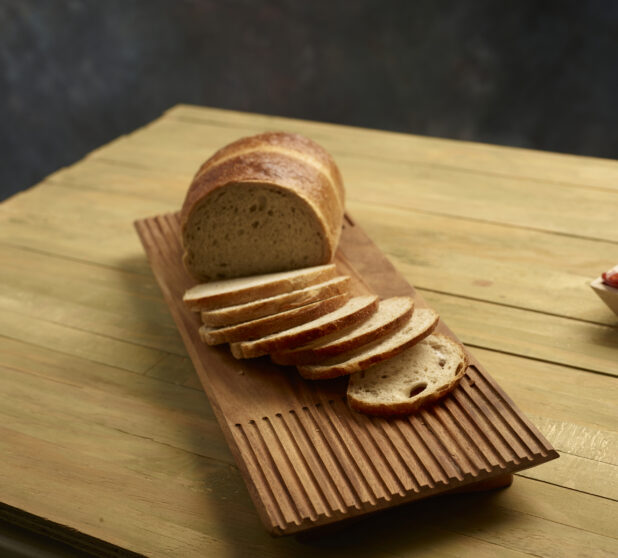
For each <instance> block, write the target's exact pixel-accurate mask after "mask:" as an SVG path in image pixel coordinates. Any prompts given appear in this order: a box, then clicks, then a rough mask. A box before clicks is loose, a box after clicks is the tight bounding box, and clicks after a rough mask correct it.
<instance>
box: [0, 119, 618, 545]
mask: <svg viewBox="0 0 618 558" xmlns="http://www.w3.org/2000/svg"><path fill="white" fill-rule="evenodd" d="M272 128H279V129H290V130H296V131H300V132H302V133H306V134H307V135H309V136H311V137H314V138H315V139H317V140H318V141H320V142H321V143H323V144H324V145H325V146H326V147H327V148H329V149H330V150H331V151H332V152H333V153H334V154H335V156H336V158H337V161H338V163H339V164H340V166H341V168H342V170H343V171H344V173H345V175H344V178H346V185H347V188H348V202H349V203H348V206H349V208H350V210H351V211H352V213H353V215H354V216H355V218H356V219H357V220H358V221H359V223H360V224H362V226H363V227H365V228H366V230H367V231H368V232H369V234H370V236H371V237H372V238H373V239H374V240H375V241H376V242H377V244H378V245H379V246H380V247H381V248H382V249H383V250H384V251H385V252H386V253H387V254H388V255H389V257H390V258H391V259H392V260H393V262H394V263H395V265H396V266H397V267H398V268H399V269H400V270H401V271H402V272H403V273H404V275H405V276H406V277H407V278H408V279H409V280H410V281H411V282H412V283H413V284H415V285H418V286H420V287H422V288H423V294H424V295H425V296H426V298H428V299H429V300H430V301H431V303H432V304H434V305H435V306H437V307H438V308H439V309H440V310H441V311H442V313H443V314H444V317H445V318H446V320H447V321H448V322H449V324H452V325H453V326H454V329H455V330H456V332H457V333H458V334H459V335H460V336H461V337H463V338H464V339H465V340H466V341H468V342H469V343H471V344H472V345H477V346H478V347H479V348H473V349H472V350H473V352H474V353H475V354H476V355H477V356H478V357H479V359H480V360H481V362H483V363H484V364H486V366H487V367H488V368H489V369H490V370H492V372H494V371H495V372H494V376H495V377H496V380H497V381H498V382H499V383H500V384H501V385H502V386H503V387H504V388H505V391H506V392H507V393H509V395H511V397H513V399H514V400H515V402H516V403H517V404H518V405H519V406H520V407H521V408H522V409H523V410H524V412H526V413H527V414H528V416H530V417H531V418H532V420H533V422H534V423H535V424H537V426H538V427H539V428H540V430H541V431H542V432H543V433H544V434H545V435H546V436H547V437H548V439H549V440H550V442H551V443H552V444H554V445H555V446H556V448H557V449H558V451H559V452H560V453H561V458H560V459H558V460H556V461H555V462H553V463H549V464H546V465H544V466H541V467H538V468H534V469H530V470H528V471H527V472H524V473H522V474H521V475H519V476H518V477H517V478H516V480H515V483H514V485H513V487H511V488H510V489H508V490H504V491H499V492H495V493H491V494H479V495H459V496H449V497H446V499H443V500H437V501H435V502H425V503H424V504H416V505H412V506H406V507H405V508H404V509H401V510H395V511H393V512H389V513H387V514H384V515H381V516H377V517H375V518H372V519H370V520H368V521H367V522H362V523H361V524H359V525H352V526H349V527H347V528H345V529H343V530H342V531H341V532H339V533H336V534H332V535H322V536H320V537H318V538H316V539H314V540H309V541H307V540H305V541H298V540H295V539H285V540H273V539H271V538H269V537H268V536H267V535H266V534H265V532H264V531H263V529H262V527H261V525H260V523H259V520H258V518H257V516H256V515H255V511H254V508H253V505H252V504H251V502H250V500H249V498H248V495H247V494H246V491H245V488H244V486H243V484H242V481H241V480H240V477H239V475H238V472H237V471H236V470H235V468H234V466H233V460H232V458H231V455H230V452H229V450H228V448H227V446H226V444H225V442H224V439H223V436H222V434H221V432H220V431H219V428H218V426H217V424H216V422H215V419H214V416H213V414H212V410H211V408H210V406H209V404H208V402H207V400H206V398H205V396H204V394H203V393H202V391H201V389H200V387H199V385H198V383H197V381H196V376H195V374H194V372H193V369H192V367H191V365H190V362H189V361H188V359H186V358H185V357H184V356H183V355H184V349H183V347H182V346H180V345H179V344H178V337H177V333H176V332H175V331H174V330H173V329H172V328H171V327H170V325H171V321H170V318H169V315H168V314H167V310H166V308H165V306H164V304H163V303H162V300H161V297H160V294H159V292H158V289H157V287H156V285H155V283H154V281H153V278H152V275H151V272H150V268H149V266H148V265H147V264H146V262H145V259H144V256H143V252H142V249H141V246H140V245H139V242H138V240H137V238H136V237H135V235H134V233H133V231H132V228H131V224H130V223H131V221H132V220H133V219H135V218H138V217H143V216H146V215H150V214H153V213H158V212H162V211H170V210H176V209H177V207H178V205H179V204H180V202H181V201H182V198H183V196H184V192H185V189H186V186H187V184H188V182H189V180H190V178H191V176H192V174H193V172H194V171H195V170H196V168H197V165H198V164H199V163H201V162H202V160H203V159H205V158H206V157H207V156H208V155H209V154H210V153H211V152H212V151H213V150H214V149H216V148H218V147H220V146H221V145H222V144H223V143H225V142H226V141H231V140H233V139H236V138H238V137H240V136H242V135H246V134H249V133H256V132H259V131H262V130H264V129H272ZM181 145H182V149H179V146H181ZM616 178H618V164H617V163H616V162H614V161H604V160H600V159H594V158H580V157H573V156H565V155H557V154H547V153H539V152H531V151H526V150H514V149H510V148H502V147H495V146H486V145H481V144H472V143H465V142H454V141H447V140H437V139H432V138H420V137H413V136H404V135H401V134H391V133H385V132H378V131H368V130H359V129H355V128H349V127H338V126H334V125H328V124H320V123H308V122H302V121H293V120H287V119H280V118H272V117H265V116H260V115H246V114H242V113H235V112H230V111H218V110H213V109H202V108H198V107H177V108H176V109H174V110H173V111H170V112H169V113H168V114H167V115H165V116H164V117H163V118H162V119H161V120H159V121H158V122H156V123H155V124H153V125H151V126H148V127H146V128H144V129H141V130H139V131H137V132H136V133H134V134H132V135H131V136H128V137H125V138H121V139H119V140H118V141H115V142H113V143H112V144H111V145H108V146H105V147H103V148H102V149H100V150H97V152H95V153H94V154H93V155H92V156H89V157H87V158H86V159H85V160H83V161H81V162H79V163H78V164H76V165H74V166H72V167H69V168H67V169H61V170H60V171H58V172H57V173H55V174H54V175H52V176H51V177H50V178H49V179H48V180H46V181H45V182H44V183H43V184H41V185H40V186H38V187H36V188H34V189H32V190H30V191H28V192H26V193H24V194H21V195H19V196H17V197H16V198H13V199H11V200H9V201H8V202H5V203H3V204H2V205H1V206H0V230H1V231H2V234H1V236H0V283H1V284H2V289H0V390H1V391H0V393H2V394H3V400H4V401H5V402H6V404H5V405H3V406H1V407H0V424H2V429H3V431H2V436H0V446H1V447H0V452H3V453H2V455H3V457H4V456H5V455H6V456H7V459H3V460H0V476H2V478H3V481H2V485H1V486H2V488H3V499H2V500H3V501H4V502H5V503H7V504H10V505H15V506H17V507H22V508H25V509H27V510H29V511H30V512H32V513H35V514H37V515H39V516H41V517H46V518H49V519H53V520H56V521H58V520H60V522H61V523H64V524H65V525H68V526H69V527H71V528H75V529H78V530H81V531H82V532H83V533H87V534H88V535H91V536H94V537H97V536H98V537H101V538H102V539H106V540H109V541H110V542H113V543H114V544H117V545H120V546H122V547H124V548H128V549H132V550H136V551H139V552H144V553H148V554H151V555H179V554H183V555H187V556H192V555H198V554H199V555H204V553H205V552H207V553H208V554H213V555H222V556H227V555H230V556H231V555H235V556H237V555H252V556H283V555H285V556H289V555H294V556H313V555H315V554H316V552H319V553H320V554H324V555H325V556H330V555H332V556H335V555H337V556H341V552H342V550H341V548H342V547H341V545H342V544H344V547H345V551H346V552H348V553H350V554H352V553H353V554H354V555H358V556H404V555H405V556H410V555H417V554H418V555H427V554H431V555H436V556H475V557H476V556H495V555H497V554H499V555H505V556H529V555H542V556H566V555H569V556H570V555H603V553H605V554H606V555H611V554H612V552H613V551H614V550H615V547H616V546H615V545H616V540H615V539H616V532H615V524H616V521H617V520H618V509H617V506H618V504H617V503H616V502H615V501H613V500H611V499H610V498H616V497H617V495H618V476H617V473H616V471H617V463H618V455H617V453H616V451H615V447H616V441H617V438H618V434H617V431H618V424H617V421H618V417H617V416H616V413H615V401H616V396H617V395H618V393H617V391H616V390H617V387H616V383H615V379H614V378H613V377H612V375H615V374H616V371H617V369H616V365H617V364H616V363H617V362H618V343H617V342H616V341H617V339H616V323H617V322H616V318H615V317H614V316H613V315H612V314H611V313H610V312H609V310H606V309H605V307H604V306H602V305H601V303H600V302H599V301H597V300H596V298H594V295H593V293H592V292H591V291H590V290H589V288H588V285H587V282H588V278H589V277H590V278H591V276H594V275H596V274H598V273H599V272H600V271H601V269H602V268H603V267H605V266H606V263H607V262H609V264H608V265H613V264H614V263H615V261H614V258H615V257H616V254H617V252H616V241H617V240H618V237H617V236H616V233H615V231H614V229H615V227H613V226H612V227H611V231H614V232H610V233H609V234H607V232H605V228H607V226H608V225H609V224H610V223H611V219H612V218H613V215H614V214H615V207H618V203H617V202H616V200H617V198H616V192H617V191H618V186H617V184H618V182H617V180H616ZM462 192H465V193H466V195H462ZM394 199H396V203H393V201H392V200H394ZM547 199H552V200H553V202H552V203H553V205H552V206H551V207H550V208H546V207H544V206H542V204H544V200H547ZM488 281H490V282H491V284H487V282H488ZM535 286H536V289H535V288H534V287H535ZM556 301H559V303H560V305H559V307H558V308H556V306H557V305H556ZM37 311H38V312H37ZM123 316H125V317H126V319H125V320H124V321H123V319H122V317H123ZM509 353H512V354H509ZM574 367H575V368H574ZM591 371H594V372H591ZM100 441H104V442H105V451H104V452H101V451H100V450H99V449H98V447H100V446H98V444H99V443H100ZM524 475H525V476H524ZM59 492H62V493H63V494H64V497H63V498H60V499H59V498H58V496H57V495H58V493H59ZM93 493H96V495H97V503H98V504H99V501H100V506H97V507H94V506H92V494H93ZM66 499H70V500H71V501H72V502H73V503H74V505H72V506H66V505H65V502H66ZM97 508H98V510H104V512H102V513H98V511H97ZM119 510H122V513H118V511H119ZM67 532H68V531H67ZM411 532H413V533H414V534H413V535H411V534H410V533H411ZM72 536H74V533H72Z"/></svg>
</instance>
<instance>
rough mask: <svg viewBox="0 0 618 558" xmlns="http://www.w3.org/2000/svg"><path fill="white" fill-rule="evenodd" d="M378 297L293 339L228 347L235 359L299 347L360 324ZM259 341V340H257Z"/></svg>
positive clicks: (374, 305)
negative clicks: (354, 310)
mask: <svg viewBox="0 0 618 558" xmlns="http://www.w3.org/2000/svg"><path fill="white" fill-rule="evenodd" d="M378 302H379V300H378V297H377V296H376V297H375V298H374V299H373V301H372V302H371V303H370V304H367V305H366V306H363V307H362V308H360V309H358V310H357V311H356V312H354V313H352V314H348V315H347V316H342V317H341V318H339V319H338V320H334V321H331V322H328V323H325V324H322V325H321V326H320V327H318V328H314V329H310V330H306V331H301V332H298V333H297V334H296V335H294V336H293V337H286V338H281V339H265V340H264V341H262V342H256V343H251V342H248V343H246V344H245V343H233V344H232V345H230V347H231V349H232V354H233V355H234V356H235V357H236V358H255V357H260V356H264V355H267V354H269V353H274V352H275V351H281V350H282V349H286V348H289V347H292V346H295V347H296V346H300V345H304V344H306V343H309V342H311V341H313V340H314V339H317V338H318V337H322V336H324V335H328V334H329V333H332V332H333V331H336V330H338V329H342V328H345V327H348V326H350V325H352V324H355V323H360V322H362V321H364V320H367V319H369V317H370V316H371V315H372V314H373V313H375V311H376V310H377V308H378ZM258 341H259V340H258Z"/></svg>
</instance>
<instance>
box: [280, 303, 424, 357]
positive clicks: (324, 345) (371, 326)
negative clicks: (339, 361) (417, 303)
mask: <svg viewBox="0 0 618 558" xmlns="http://www.w3.org/2000/svg"><path fill="white" fill-rule="evenodd" d="M413 311H414V301H413V300H412V299H411V298H410V297H409V296H398V297H393V298H389V299H386V300H382V301H381V302H380V304H379V306H378V310H377V312H376V313H375V314H374V315H373V316H371V317H370V318H369V319H368V320H367V321H365V322H363V323H361V324H357V325H356V326H353V327H352V328H349V329H347V330H345V331H341V332H335V333H333V334H331V335H328V336H327V337H320V338H319V339H317V340H316V341H314V342H313V343H310V344H309V345H305V346H303V347H299V348H297V349H293V350H291V351H284V352H281V353H275V354H273V355H271V359H272V360H273V362H275V363H277V364H316V363H318V362H320V361H323V360H326V359H327V358H331V357H334V356H336V355H339V354H341V353H345V352H347V351H351V350H352V349H356V348H357V347H360V346H361V345H366V344H367V343H370V342H372V341H377V340H378V339H381V338H382V337H385V336H386V335H388V334H389V333H392V332H393V331H396V330H397V329H399V328H400V327H402V326H403V325H404V324H405V323H406V322H407V321H408V320H409V319H410V317H411V316H412V312H413Z"/></svg>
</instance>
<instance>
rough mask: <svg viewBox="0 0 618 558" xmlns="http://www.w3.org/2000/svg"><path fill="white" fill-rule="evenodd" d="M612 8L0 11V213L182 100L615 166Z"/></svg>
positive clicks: (535, 1) (6, 4)
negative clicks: (4, 202) (603, 160)
mask: <svg viewBox="0 0 618 558" xmlns="http://www.w3.org/2000/svg"><path fill="white" fill-rule="evenodd" d="M617 61H618V2H615V1H613V0H605V1H602V0H598V1H590V2H586V1H577V0H571V1H568V0H567V1H558V0H555V1H549V0H545V1H543V0H521V1H498V0H474V1H459V2H458V1H454V0H437V1H436V0H419V1H414V0H405V1H391V2H388V1H386V0H382V1H381V2H379V1H375V0H356V1H355V0H350V1H346V2H343V1H328V2H323V1H311V0H302V1H300V0H299V1H294V0H264V1H262V2H260V1H257V0H256V1H248V0H230V1H225V2H224V1H211V0H203V1H189V0H133V1H131V0H122V1H120V0H111V1H110V0H105V1H101V0H64V1H63V0H0V153H1V154H2V155H1V161H2V163H1V166H0V199H1V198H3V197H6V196H8V195H10V194H11V193H13V192H15V191H17V190H19V189H23V188H25V187H28V186H30V185H32V184H33V183H35V182H37V181H39V180H41V179H42V178H43V177H44V176H46V175H47V174H49V173H50V172H52V171H54V170H55V169H57V168H58V167H60V166H63V165H67V164H69V163H71V162H73V161H75V160H77V159H79V158H80V157H82V156H83V155H84V154H86V153H87V152H89V151H90V150H92V149H93V148H95V147H97V146H98V145H101V144H103V143H105V142H107V141H110V140H112V139H113V138H115V137H116V136H118V135H120V134H122V133H126V132H128V131H131V130H133V129H135V128H136V127H138V126H141V125H143V124H145V123H147V122H149V121H150V120H152V119H153V118H155V117H157V116H158V115H159V114H160V113H161V112H162V111H164V110H165V109H166V108H168V107H170V106H172V105H174V104H176V103H179V102H186V103H196V104H202V105H209V106H215V107H223V108H232V109H238V110H246V111H254V112H263V113H270V114H278V115H285V116H292V117H299V118H307V119H314V120H323V121H328V122H337V123H345V124H352V125H358V126H367V127H372V128H382V129H388V130H397V131H403V132H412V133H417V134H427V135H432V136H440V137H449V138H462V139H470V140H478V141H483V142H491V143H498V144H506V145H515V146H525V147H531V148H535V149H544V150H552V151H562V152H569V153H578V154H586V155H597V156H601V157H612V158H616V157H617V155H618V107H617V100H618V66H617Z"/></svg>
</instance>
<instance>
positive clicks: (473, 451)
mask: <svg viewBox="0 0 618 558" xmlns="http://www.w3.org/2000/svg"><path fill="white" fill-rule="evenodd" d="M136 228H137V231H138V233H139V236H140V238H141V240H142V243H143V245H144V248H145V250H146V253H147V255H148V259H149V261H150V265H151V267H152V269H153V271H154V273H155V276H156V278H157V281H158V283H159V286H160V287H161V289H162V291H163V294H164V296H165V299H166V302H167V304H168V305H169V307H170V309H171V312H172V315H173V317H174V320H175V322H176V324H177V326H178V329H179V331H180V333H181V335H182V337H183V339H184V342H185V345H186V347H187V350H188V352H189V354H190V356H191V359H192V361H193V364H194V366H195V368H196V370H197V372H198V375H199V377H200V380H201V382H202V385H203V387H204V390H205V391H206V393H207V395H208V397H209V398H210V401H211V403H212V405H213V409H214V410H215V414H216V415H217V418H218V420H219V423H220V425H221V427H222V429H223V432H224V434H225V436H226V439H227V442H228V444H229V446H230V449H231V450H232V453H233V454H234V456H235V458H236V461H237V463H238V465H239V468H240V470H241V472H242V473H243V476H244V479H245V482H246V483H247V486H248V488H249V491H250V493H251V495H252V497H253V500H254V503H255V505H256V508H257V510H258V512H259V514H260V516H261V518H262V521H263V522H264V524H265V526H266V527H267V529H268V530H269V531H270V532H272V533H273V534H279V535H280V534H289V533H295V532H299V531H303V530H307V529H311V528H314V527H317V526H321V525H326V524H329V523H333V522H336V521H340V520H342V519H347V518H351V517H356V516H360V515H363V514H367V513H371V512H374V511H377V510H380V509H384V508H387V507H390V506H394V505H397V504H400V503H403V502H408V501H412V500H416V499H420V498H426V497H429V496H433V495H436V494H439V493H441V492H445V491H448V490H452V489H456V488H460V487H464V486H466V485H470V484H472V483H478V482H479V481H483V480H487V479H491V478H495V477H499V476H501V475H504V474H505V473H511V472H514V471H519V470H522V469H526V468H529V467H532V466H534V465H537V464H540V463H543V462H545V461H549V460H551V459H554V458H556V457H557V456H558V454H557V453H556V452H555V450H554V449H553V448H552V447H551V445H550V444H549V443H548V442H547V441H546V440H545V438H544V437H543V436H542V435H541V434H540V433H539V432H538V430H537V429H536V428H535V427H534V426H533V424H532V423H531V422H530V421H529V420H528V419H527V418H526V417H525V416H524V415H523V414H522V413H521V412H520V411H519V410H518V409H517V408H516V407H515V406H514V404H513V403H512V401H511V400H510V399H509V397H508V396H507V395H506V394H505V393H504V392H503V391H502V389H501V388H500V387H499V386H498V385H497V384H496V383H495V382H494V381H493V380H492V378H491V376H490V375H489V374H488V373H487V371H486V370H485V369H484V368H483V367H482V365H481V364H480V363H479V362H478V361H477V360H476V359H475V358H474V355H470V357H471V358H470V362H471V364H470V366H469V367H468V370H467V371H466V375H465V376H464V378H463V379H462V381H461V382H460V384H459V386H458V387H457V388H456V389H455V390H454V391H453V392H452V393H451V394H449V395H448V396H447V397H445V398H444V399H442V400H441V401H439V402H438V403H437V404H435V405H433V406H430V407H428V408H426V409H423V410H421V412H420V413H417V414H414V415H411V416H409V417H405V418H399V419H383V418H375V417H368V416H364V415H361V414H358V413H355V412H353V411H351V410H350V409H349V408H348V407H347V405H346V402H345V386H346V381H347V379H346V378H342V379H338V380H329V381H322V382H309V381H305V380H303V379H301V378H300V376H298V374H296V371H295V369H294V368H293V367H281V366H276V365H273V364H271V363H270V361H269V360H268V359H267V358H261V359H256V360H243V361H237V360H236V359H234V358H233V357H232V356H231V354H230V352H229V350H228V349H227V346H221V347H209V346H207V345H205V344H203V343H202V342H201V340H200V338H199V334H198V327H199V325H200V319H199V314H197V313H193V312H190V311H189V310H187V309H186V308H185V307H184V305H183V303H182V295H183V293H184V291H185V290H186V289H187V288H188V287H190V286H191V285H192V284H193V281H192V280H191V279H190V278H189V276H188V275H187V274H186V272H185V271H184V268H183V267H182V264H181V246H180V241H179V223H178V217H177V215H176V214H165V215H161V216H157V217H153V218H149V219H144V220H140V221H137V222H136ZM336 263H337V265H338V267H339V269H340V271H341V272H342V273H347V274H350V275H351V276H352V278H353V290H354V292H356V293H358V294H360V293H366V292H373V293H376V294H378V295H379V296H381V297H383V298H386V297H389V296H396V295H404V294H411V295H412V296H413V297H414V298H415V301H416V305H417V307H423V306H426V305H427V304H426V303H425V301H424V300H423V299H422V297H421V296H420V295H419V294H418V293H417V292H415V291H414V289H413V288H412V287H411V286H410V285H409V284H408V283H407V282H406V281H405V279H404V278H403V277H402V276H401V275H400V274H398V273H397V271H396V270H395V269H394V268H393V266H392V265H391V264H390V263H389V262H388V260H387V259H386V257H385V256H384V255H383V254H382V253H381V252H380V251H379V249H378V248H377V247H376V246H375V245H374V244H373V243H372V242H371V240H370V239H369V238H368V237H367V236H366V235H365V233H364V232H363V230H362V229H361V227H360V226H359V225H358V224H356V223H354V221H353V220H352V219H351V218H350V217H349V216H346V220H345V224H344V230H343V234H342V239H341V244H340V248H339V251H338V253H337V258H336ZM438 331H442V332H443V333H446V334H447V335H450V336H452V337H455V336H454V334H453V332H452V331H450V330H449V329H448V327H447V326H446V325H445V324H444V323H442V322H441V323H440V325H439V328H438Z"/></svg>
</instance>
